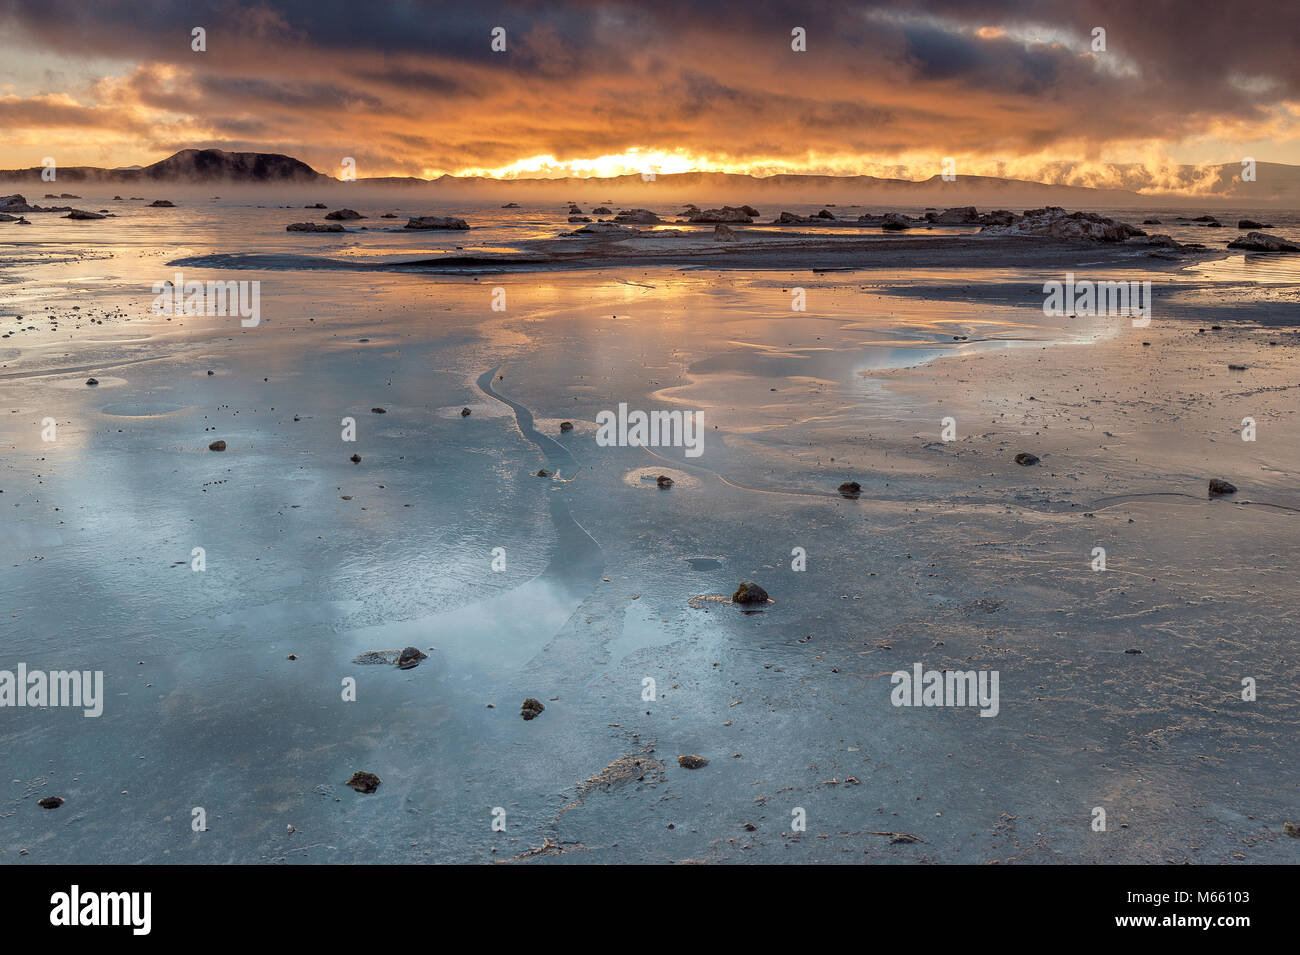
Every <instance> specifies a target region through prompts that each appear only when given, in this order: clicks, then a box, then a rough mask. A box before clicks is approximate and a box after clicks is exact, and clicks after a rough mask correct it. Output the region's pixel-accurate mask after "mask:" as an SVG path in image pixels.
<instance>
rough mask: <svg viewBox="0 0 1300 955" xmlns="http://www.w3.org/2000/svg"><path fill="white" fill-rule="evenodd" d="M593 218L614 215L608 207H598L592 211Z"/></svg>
mask: <svg viewBox="0 0 1300 955" xmlns="http://www.w3.org/2000/svg"><path fill="white" fill-rule="evenodd" d="M591 214H592V215H593V216H612V215H613V214H614V213H613V211H612V210H611V209H610V208H609V207H608V206H596V208H594V209H592V210H591Z"/></svg>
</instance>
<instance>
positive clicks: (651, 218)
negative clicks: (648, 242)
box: [614, 209, 664, 225]
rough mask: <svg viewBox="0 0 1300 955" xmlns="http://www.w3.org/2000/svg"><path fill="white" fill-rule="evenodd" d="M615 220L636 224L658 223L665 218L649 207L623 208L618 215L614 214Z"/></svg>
mask: <svg viewBox="0 0 1300 955" xmlns="http://www.w3.org/2000/svg"><path fill="white" fill-rule="evenodd" d="M614 221H615V222H622V223H634V224H636V225H657V224H659V223H660V222H663V221H664V220H663V219H661V218H659V216H658V214H657V213H654V212H651V211H650V210H649V209H621V210H619V213H618V215H616V216H614Z"/></svg>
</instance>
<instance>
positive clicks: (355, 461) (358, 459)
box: [348, 454, 361, 464]
mask: <svg viewBox="0 0 1300 955" xmlns="http://www.w3.org/2000/svg"><path fill="white" fill-rule="evenodd" d="M348 460H349V461H351V462H352V463H353V464H360V463H361V455H359V454H354V455H352V457H350V458H348Z"/></svg>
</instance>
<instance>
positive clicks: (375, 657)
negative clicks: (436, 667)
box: [352, 647, 429, 670]
mask: <svg viewBox="0 0 1300 955" xmlns="http://www.w3.org/2000/svg"><path fill="white" fill-rule="evenodd" d="M427 659H429V654H427V653H425V652H423V651H422V650H420V649H419V648H418V647H406V648H405V649H403V650H367V651H366V652H365V653H363V654H361V655H360V656H358V657H356V658H355V659H354V660H353V661H352V662H353V663H356V664H360V665H362V666H379V665H381V664H382V665H384V666H395V667H397V668H399V669H402V670H409V669H411V668H412V667H414V666H417V665H418V664H419V662H420V661H421V660H427Z"/></svg>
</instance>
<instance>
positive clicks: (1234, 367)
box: [1228, 365, 1246, 371]
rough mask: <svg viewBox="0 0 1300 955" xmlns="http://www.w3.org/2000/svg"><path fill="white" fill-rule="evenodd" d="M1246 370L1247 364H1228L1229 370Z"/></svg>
mask: <svg viewBox="0 0 1300 955" xmlns="http://www.w3.org/2000/svg"><path fill="white" fill-rule="evenodd" d="M1245 370H1246V366H1245V365H1229V366H1228V371H1245Z"/></svg>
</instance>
